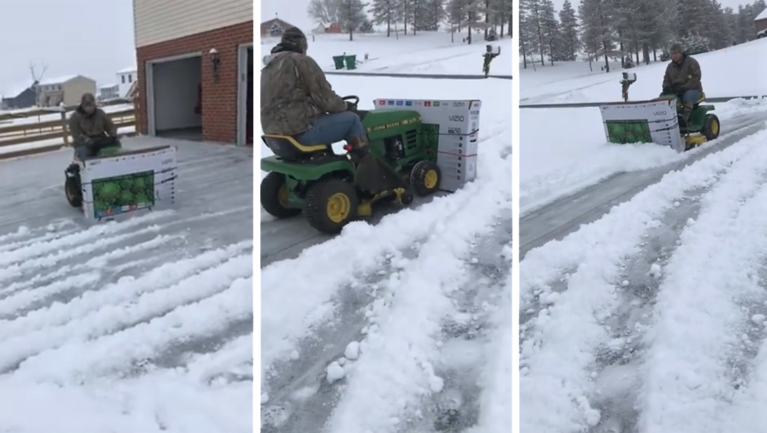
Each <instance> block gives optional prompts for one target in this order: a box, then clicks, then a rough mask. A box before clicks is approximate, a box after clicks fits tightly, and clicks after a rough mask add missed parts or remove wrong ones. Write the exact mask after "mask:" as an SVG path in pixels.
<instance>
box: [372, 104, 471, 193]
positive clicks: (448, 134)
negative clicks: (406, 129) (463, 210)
mask: <svg viewBox="0 0 767 433" xmlns="http://www.w3.org/2000/svg"><path fill="white" fill-rule="evenodd" d="M373 103H374V107H375V110H414V111H417V112H418V113H419V114H420V115H421V123H423V124H427V125H428V124H431V125H439V126H438V130H439V143H438V149H437V151H438V158H437V165H438V166H439V168H440V170H441V171H442V183H441V184H440V189H442V190H445V191H451V192H452V191H456V190H457V189H459V188H461V187H462V186H463V185H464V184H466V183H467V182H471V181H473V180H474V179H475V178H476V176H477V169H476V157H477V153H478V151H479V149H478V147H479V146H478V143H479V128H480V126H479V114H480V110H481V108H482V101H479V100H476V99H474V100H424V99H389V98H386V99H384V98H380V99H376V100H374V101H373ZM467 157H473V159H471V158H470V159H471V160H472V162H471V169H469V170H466V168H467V167H466V165H465V164H466V161H465V159H466V158H467ZM456 158H463V159H456ZM459 161H461V162H460V163H461V164H464V166H463V168H461V173H458V172H456V170H457V164H458V163H459Z"/></svg>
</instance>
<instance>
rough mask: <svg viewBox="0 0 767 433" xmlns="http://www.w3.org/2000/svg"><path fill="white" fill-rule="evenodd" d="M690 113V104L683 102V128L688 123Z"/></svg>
mask: <svg viewBox="0 0 767 433" xmlns="http://www.w3.org/2000/svg"><path fill="white" fill-rule="evenodd" d="M691 113H692V103H691V102H685V103H683V104H682V113H681V115H682V120H684V126H687V123H688V122H689V121H690V114H691Z"/></svg>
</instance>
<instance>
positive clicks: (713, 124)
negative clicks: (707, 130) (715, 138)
mask: <svg viewBox="0 0 767 433" xmlns="http://www.w3.org/2000/svg"><path fill="white" fill-rule="evenodd" d="M711 133H712V134H714V135H717V134H719V121H717V120H714V121H713V122H711Z"/></svg>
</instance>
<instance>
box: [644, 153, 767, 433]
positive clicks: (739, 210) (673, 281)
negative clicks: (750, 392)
mask: <svg viewBox="0 0 767 433" xmlns="http://www.w3.org/2000/svg"><path fill="white" fill-rule="evenodd" d="M766 183H767V152H764V151H763V150H762V151H760V152H757V153H756V154H755V155H753V156H752V157H751V158H748V159H747V160H746V161H744V162H742V163H740V164H739V167H738V170H733V171H732V173H730V174H729V175H728V176H725V177H723V179H722V180H720V182H719V183H718V184H717V185H716V186H715V187H714V188H713V189H712V191H711V193H709V194H708V195H707V196H706V197H704V199H703V202H702V208H701V213H700V217H699V218H698V220H697V221H695V222H694V223H693V224H691V225H690V226H689V227H687V228H686V229H685V232H684V233H683V234H682V242H681V245H680V246H679V247H678V248H677V250H676V252H675V253H674V255H673V256H672V257H671V259H670V260H669V264H668V267H667V270H666V277H665V278H664V280H663V282H662V284H661V288H660V291H659V294H658V302H657V304H656V306H655V312H654V313H655V314H654V319H655V320H654V323H652V328H651V330H649V331H648V333H647V336H646V338H645V343H646V344H647V345H648V346H649V347H648V351H647V355H646V357H647V360H646V362H645V365H644V366H643V368H642V373H643V377H644V381H643V386H642V390H641V401H640V407H641V409H642V413H641V415H640V418H639V422H640V428H641V429H650V430H653V431H659V432H672V431H683V430H684V431H688V430H689V431H703V430H716V431H738V428H737V426H736V425H735V426H733V425H731V424H730V423H731V421H729V420H727V419H726V418H725V416H723V415H724V414H726V413H730V412H732V411H733V409H735V408H733V406H732V397H733V394H734V392H735V390H736V389H737V388H739V387H741V386H742V385H743V384H745V383H746V380H747V377H746V376H745V374H746V373H747V372H748V370H749V369H750V368H749V366H750V365H751V363H752V358H753V355H754V354H755V351H754V350H753V347H754V346H758V345H759V344H760V343H761V342H760V341H756V342H754V341H751V340H750V339H749V338H748V335H747V334H746V331H747V330H748V329H749V328H751V327H752V325H753V322H752V316H751V314H749V311H748V309H747V308H746V309H745V311H744V309H743V304H744V303H749V302H750V301H752V300H753V299H755V298H756V299H762V300H763V299H764V289H763V288H762V287H760V285H759V281H758V273H759V270H760V269H761V268H762V266H763V263H764V260H765V258H767V235H765V233H767V223H766V222H765V220H764V214H765V212H766V211H767V206H765V203H767V185H766ZM692 264H697V265H698V266H694V265H692ZM717 265H718V266H717ZM670 359H673V360H674V362H672V363H670V362H668V361H669V360H670ZM680 403H681V404H680Z"/></svg>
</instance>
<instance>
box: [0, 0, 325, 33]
mask: <svg viewBox="0 0 767 433" xmlns="http://www.w3.org/2000/svg"><path fill="white" fill-rule="evenodd" d="M0 1H3V0H0ZM308 7H309V0H261V22H264V21H267V20H270V19H272V18H274V14H275V13H276V14H277V17H278V18H280V19H282V20H285V21H287V22H288V23H290V24H293V25H294V26H297V27H298V28H300V29H303V30H311V29H313V28H314V27H316V26H317V24H316V23H315V22H314V20H312V19H310V18H309V17H308V16H307V15H306V9H307V8H308Z"/></svg>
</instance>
